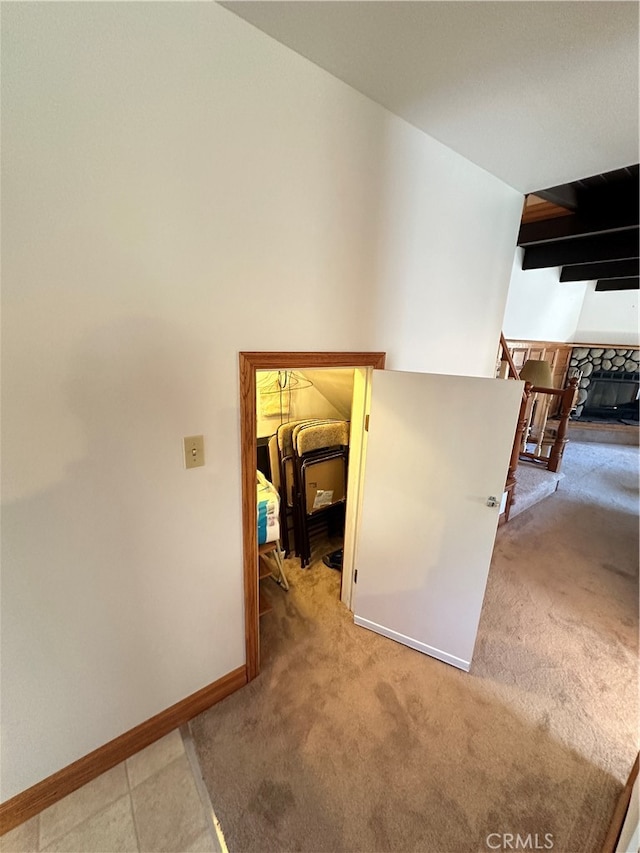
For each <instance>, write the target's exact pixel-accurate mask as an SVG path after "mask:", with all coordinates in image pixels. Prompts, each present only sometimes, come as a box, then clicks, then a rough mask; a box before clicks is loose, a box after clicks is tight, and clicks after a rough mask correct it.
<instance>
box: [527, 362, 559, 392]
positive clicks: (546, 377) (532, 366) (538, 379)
mask: <svg viewBox="0 0 640 853" xmlns="http://www.w3.org/2000/svg"><path fill="white" fill-rule="evenodd" d="M520 379H524V380H525V382H530V383H531V384H532V385H533V386H534V387H535V388H553V379H552V378H551V365H550V364H549V362H548V361H539V360H538V359H535V358H530V359H529V360H528V361H525V363H524V364H523V366H522V370H521V371H520Z"/></svg>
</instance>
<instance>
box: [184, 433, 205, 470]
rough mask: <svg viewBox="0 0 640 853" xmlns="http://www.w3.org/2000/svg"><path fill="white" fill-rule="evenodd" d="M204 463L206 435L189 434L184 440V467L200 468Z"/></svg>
mask: <svg viewBox="0 0 640 853" xmlns="http://www.w3.org/2000/svg"><path fill="white" fill-rule="evenodd" d="M202 465H204V436H203V435H189V436H187V437H186V438H185V440H184V467H185V468H200V467H201V466H202Z"/></svg>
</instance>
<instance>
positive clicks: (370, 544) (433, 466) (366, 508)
mask: <svg viewBox="0 0 640 853" xmlns="http://www.w3.org/2000/svg"><path fill="white" fill-rule="evenodd" d="M372 382H373V386H372V394H371V413H370V419H369V437H368V447H367V458H366V469H365V480H364V493H363V504H362V514H361V517H360V525H359V531H358V543H357V551H356V563H355V565H356V569H357V583H356V585H355V595H354V616H355V622H356V624H357V625H361V626H363V627H364V628H369V629H370V630H372V631H376V632H377V633H379V634H384V636H386V637H390V638H391V639H394V640H397V641H398V642H400V643H404V644H405V645H407V646H411V648H413V649H418V650H419V651H421V652H424V653H425V654H428V655H432V656H433V657H435V658H438V659H439V660H443V661H446V662H447V663H450V664H453V665H454V666H457V667H459V668H460V669H464V670H468V669H469V667H470V665H471V657H472V655H473V647H474V644H475V639H476V633H477V630H478V622H479V619H480V610H481V608H482V600H483V598H484V591H485V586H486V583H487V575H488V573H489V563H490V561H491V554H492V550H493V543H494V539H495V535H496V529H497V525H498V516H499V512H500V508H499V504H500V500H501V498H502V494H503V491H504V485H505V480H506V476H507V470H508V465H509V457H510V455H511V449H512V447H513V439H514V435H515V429H516V421H517V418H518V410H519V406H520V400H521V399H522V390H523V387H524V383H523V382H517V381H514V380H504V379H479V378H472V377H468V376H440V375H435V374H424V373H400V372H395V371H387V370H375V371H373V380H372ZM491 498H495V500H496V501H497V505H495V506H488V503H491V500H490V499H491Z"/></svg>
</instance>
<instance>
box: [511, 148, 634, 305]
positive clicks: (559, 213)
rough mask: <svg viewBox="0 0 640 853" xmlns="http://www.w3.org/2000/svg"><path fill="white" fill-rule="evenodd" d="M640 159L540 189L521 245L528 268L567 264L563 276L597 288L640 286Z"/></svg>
mask: <svg viewBox="0 0 640 853" xmlns="http://www.w3.org/2000/svg"><path fill="white" fill-rule="evenodd" d="M638 179H639V169H638V165H637V164H636V165H633V166H628V167H627V168H624V169H616V170H615V171H612V172H606V173H604V174H599V175H593V176H591V177H588V178H583V179H582V180H579V181H571V182H570V183H567V184H562V185H559V186H555V187H549V188H547V189H543V190H537V191H536V193H535V194H534V196H533V197H531V196H530V197H529V198H528V199H527V205H526V206H525V211H524V215H523V220H522V225H521V226H520V233H519V235H518V245H519V246H521V247H523V248H524V250H525V251H524V258H523V262H522V268H523V269H525V270H527V269H540V268H542V267H562V271H561V273H560V281H561V282H563V281H592V280H594V279H596V280H597V284H596V290H600V291H607V290H630V289H638V282H639V278H638V275H639V273H638V266H639V260H638V258H639V255H640V252H639V250H638V246H639V238H640V234H639V227H638V223H639V216H638V208H639V204H638V198H639V184H638Z"/></svg>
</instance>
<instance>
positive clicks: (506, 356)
mask: <svg viewBox="0 0 640 853" xmlns="http://www.w3.org/2000/svg"><path fill="white" fill-rule="evenodd" d="M500 347H501V349H502V358H501V361H506V362H507V364H508V365H509V375H510V376H511V378H512V379H520V374H519V373H518V368H517V367H516V366H515V364H514V363H513V359H512V358H511V353H510V352H509V347H508V346H507V342H506V340H505V337H504V333H503V332H500Z"/></svg>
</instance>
